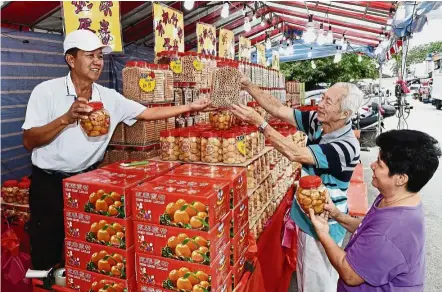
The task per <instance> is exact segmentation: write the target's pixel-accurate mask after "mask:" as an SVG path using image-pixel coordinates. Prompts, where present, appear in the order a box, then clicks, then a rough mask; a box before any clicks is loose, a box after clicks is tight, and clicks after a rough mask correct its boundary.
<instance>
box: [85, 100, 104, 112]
mask: <svg viewBox="0 0 442 292" xmlns="http://www.w3.org/2000/svg"><path fill="white" fill-rule="evenodd" d="M87 105H88V106H90V107H91V108H92V109H93V110H94V111H96V110H100V109H102V108H103V103H102V102H101V101H92V102H90V103H88V104H87Z"/></svg>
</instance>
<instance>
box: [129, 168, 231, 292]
mask: <svg viewBox="0 0 442 292" xmlns="http://www.w3.org/2000/svg"><path fill="white" fill-rule="evenodd" d="M229 192H230V186H229V184H228V183H226V182H220V181H212V180H208V179H198V178H184V179H182V178H179V179H175V178H173V177H169V176H163V177H159V178H157V179H155V180H152V181H150V182H148V183H145V184H143V185H141V186H139V187H136V188H134V189H133V190H132V201H133V205H132V208H133V211H132V214H133V219H134V232H135V238H134V242H135V254H136V256H135V262H136V270H137V283H138V291H213V292H217V291H231V286H232V285H231V273H230V265H229V255H230V238H229V230H230V218H231V214H230V209H229Z"/></svg>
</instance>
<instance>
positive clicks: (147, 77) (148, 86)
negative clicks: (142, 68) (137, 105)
mask: <svg viewBox="0 0 442 292" xmlns="http://www.w3.org/2000/svg"><path fill="white" fill-rule="evenodd" d="M156 83H157V82H156V80H155V73H154V72H149V73H142V74H141V76H140V79H139V80H138V85H139V86H140V88H141V90H143V91H144V92H152V91H154V90H155V86H156Z"/></svg>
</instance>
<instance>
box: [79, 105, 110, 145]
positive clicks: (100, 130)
mask: <svg viewBox="0 0 442 292" xmlns="http://www.w3.org/2000/svg"><path fill="white" fill-rule="evenodd" d="M88 106H90V107H91V108H92V112H91V113H90V114H89V116H88V117H87V119H81V120H80V125H81V129H82V130H83V132H84V133H85V134H86V136H88V137H98V136H104V135H107V134H108V133H109V127H110V115H109V112H108V111H107V110H105V109H104V106H103V103H102V102H101V101H92V102H89V103H88Z"/></svg>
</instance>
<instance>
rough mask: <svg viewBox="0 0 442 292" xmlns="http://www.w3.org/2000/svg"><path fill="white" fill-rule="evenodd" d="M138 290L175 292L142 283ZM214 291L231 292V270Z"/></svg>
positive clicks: (142, 291)
mask: <svg viewBox="0 0 442 292" xmlns="http://www.w3.org/2000/svg"><path fill="white" fill-rule="evenodd" d="M195 290H196V291H203V292H204V290H197V289H195ZM138 292H176V290H169V289H165V288H158V287H153V286H148V285H144V284H138ZM215 292H232V272H230V273H229V275H228V276H227V278H226V281H225V282H224V283H223V285H222V286H221V287H219V288H218V290H216V291H215Z"/></svg>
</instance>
